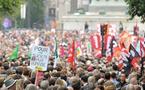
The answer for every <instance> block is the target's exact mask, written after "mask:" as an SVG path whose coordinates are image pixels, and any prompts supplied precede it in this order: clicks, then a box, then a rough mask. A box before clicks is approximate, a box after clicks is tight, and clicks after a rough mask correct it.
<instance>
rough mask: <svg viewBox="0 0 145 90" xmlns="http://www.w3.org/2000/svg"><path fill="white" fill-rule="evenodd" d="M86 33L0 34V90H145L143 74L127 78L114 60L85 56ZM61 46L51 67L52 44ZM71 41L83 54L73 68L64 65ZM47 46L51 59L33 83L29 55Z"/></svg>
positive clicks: (33, 32)
mask: <svg viewBox="0 0 145 90" xmlns="http://www.w3.org/2000/svg"><path fill="white" fill-rule="evenodd" d="M91 34H95V33H94V32H90V33H88V34H84V33H79V32H78V31H72V32H56V33H54V32H49V31H43V30H42V31H33V30H12V31H8V32H2V31H0V90H145V73H143V74H142V75H140V72H138V71H137V70H132V71H131V72H130V73H129V74H128V75H127V74H126V73H125V70H124V69H121V70H120V69H119V68H118V66H117V65H116V62H115V60H112V62H109V63H108V62H107V60H106V58H105V57H103V58H101V59H98V58H95V57H94V54H89V55H87V51H86V49H87V48H86V43H87V42H88V40H89V35H91ZM54 37H57V40H58V42H59V45H58V46H59V47H60V46H63V47H64V49H65V50H64V55H63V56H60V58H59V59H60V60H59V62H58V63H57V66H56V67H55V68H54V67H53V64H54V54H53V53H54V42H55V38H54ZM73 39H75V40H76V41H78V42H81V45H82V55H81V56H79V57H77V62H76V63H77V64H76V65H75V68H72V67H71V65H70V64H69V63H68V62H67V57H68V49H69V45H70V44H71V43H72V41H73ZM17 43H18V44H19V54H18V55H19V56H18V58H17V59H16V60H12V61H9V56H10V55H11V54H12V51H13V49H14V48H15V46H16V44H17ZM34 44H35V45H41V46H49V47H50V51H51V52H50V57H49V63H48V67H47V70H46V71H43V78H42V79H41V80H40V82H39V83H38V85H37V84H36V71H32V70H31V69H30V68H29V64H30V57H29V54H28V53H29V52H30V51H31V47H32V46H33V45H34Z"/></svg>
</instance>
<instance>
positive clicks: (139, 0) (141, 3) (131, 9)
mask: <svg viewBox="0 0 145 90" xmlns="http://www.w3.org/2000/svg"><path fill="white" fill-rule="evenodd" d="M125 2H126V3H127V4H128V13H129V15H130V16H131V19H133V18H134V17H135V16H138V17H140V18H141V21H142V22H143V23H144V22H145V0H125Z"/></svg>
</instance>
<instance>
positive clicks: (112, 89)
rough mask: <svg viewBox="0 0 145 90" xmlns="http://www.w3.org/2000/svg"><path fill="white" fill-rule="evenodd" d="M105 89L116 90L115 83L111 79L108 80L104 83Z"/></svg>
mask: <svg viewBox="0 0 145 90" xmlns="http://www.w3.org/2000/svg"><path fill="white" fill-rule="evenodd" d="M104 89H105V90H116V87H115V85H114V84H113V82H111V81H107V82H105V83H104Z"/></svg>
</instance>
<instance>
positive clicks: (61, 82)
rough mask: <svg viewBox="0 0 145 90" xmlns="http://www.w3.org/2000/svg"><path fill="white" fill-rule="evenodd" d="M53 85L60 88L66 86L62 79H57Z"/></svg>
mask: <svg viewBox="0 0 145 90" xmlns="http://www.w3.org/2000/svg"><path fill="white" fill-rule="evenodd" d="M55 85H58V86H62V87H65V86H66V84H65V81H64V80H62V79H57V80H56V82H55Z"/></svg>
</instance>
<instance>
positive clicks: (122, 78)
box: [120, 73, 126, 81]
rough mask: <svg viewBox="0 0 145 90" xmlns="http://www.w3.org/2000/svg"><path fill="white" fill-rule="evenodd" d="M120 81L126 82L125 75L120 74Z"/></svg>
mask: <svg viewBox="0 0 145 90" xmlns="http://www.w3.org/2000/svg"><path fill="white" fill-rule="evenodd" d="M120 80H121V81H125V80H126V75H125V73H121V75H120Z"/></svg>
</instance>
